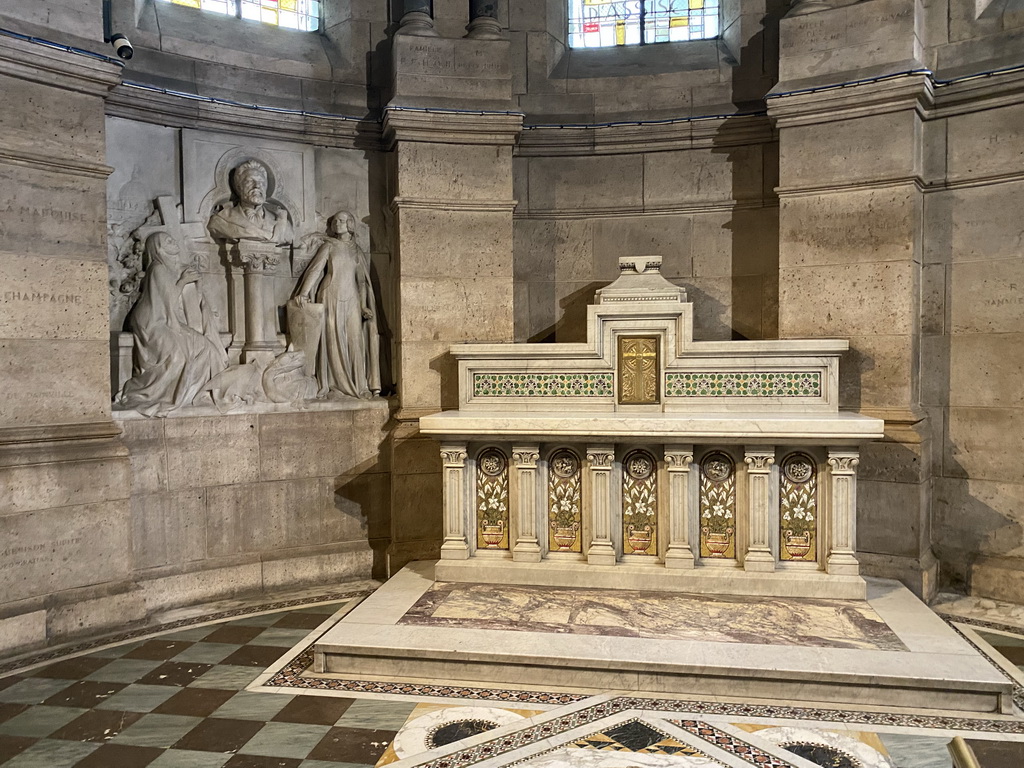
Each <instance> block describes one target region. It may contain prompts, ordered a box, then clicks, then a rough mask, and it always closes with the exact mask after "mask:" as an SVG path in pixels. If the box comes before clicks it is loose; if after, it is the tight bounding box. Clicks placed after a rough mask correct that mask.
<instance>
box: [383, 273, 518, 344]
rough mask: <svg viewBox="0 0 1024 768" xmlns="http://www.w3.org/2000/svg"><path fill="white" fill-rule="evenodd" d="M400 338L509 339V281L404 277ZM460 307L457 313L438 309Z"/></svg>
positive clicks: (417, 339) (432, 339)
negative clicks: (406, 278) (405, 278)
mask: <svg viewBox="0 0 1024 768" xmlns="http://www.w3.org/2000/svg"><path fill="white" fill-rule="evenodd" d="M400 292H401V297H402V324H401V333H402V339H403V341H438V340H442V339H446V340H448V341H449V343H450V342H456V341H490V342H493V341H511V340H512V339H511V336H512V281H511V280H510V279H507V278H506V279H491V278H468V279H465V278H460V277H454V276H453V277H449V278H447V279H422V278H410V279H408V280H403V281H402V285H401V288H400ZM442 307H459V309H460V311H459V314H458V315H457V316H456V315H453V314H451V313H448V312H440V311H438V310H439V309H440V308H442Z"/></svg>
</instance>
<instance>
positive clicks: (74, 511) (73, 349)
mask: <svg viewBox="0 0 1024 768" xmlns="http://www.w3.org/2000/svg"><path fill="white" fill-rule="evenodd" d="M96 18H97V20H98V19H99V15H98V6H97V17H96ZM119 80H120V67H119V66H118V64H117V62H116V61H113V60H104V59H103V58H102V57H97V56H92V55H82V54H76V53H74V52H71V51H64V50H60V49H57V48H55V47H50V46H46V45H41V44H36V43H33V42H30V41H28V40H21V39H16V38H13V37H0V89H2V90H3V92H4V94H5V95H6V99H5V102H6V103H5V107H4V110H5V111H4V126H5V127H4V131H3V132H2V133H0V189H2V190H3V191H2V192H0V198H2V200H0V232H2V233H3V242H2V246H0V283H2V285H3V289H2V291H0V349H2V350H3V351H2V353H0V356H2V359H3V365H2V366H0V388H2V390H3V392H4V396H3V398H2V402H0V488H2V489H3V491H2V492H0V519H2V520H3V523H2V530H3V540H4V542H5V546H4V547H2V548H0V549H3V550H4V551H3V552H0V617H3V618H2V619H0V655H9V654H11V653H13V652H15V651H16V650H18V649H22V648H27V647H30V646H39V645H43V644H45V643H46V642H48V641H49V642H52V641H60V640H61V639H64V637H66V636H67V635H68V634H70V633H74V632H93V633H97V632H102V631H107V630H109V629H110V628H112V627H113V626H118V625H120V626H124V625H125V624H126V623H128V622H131V621H136V620H139V619H141V618H142V617H143V616H144V614H145V606H144V604H143V601H142V599H141V596H140V595H141V592H140V591H135V592H134V593H131V592H130V590H131V586H130V582H131V573H132V567H133V562H132V520H131V512H130V509H129V504H128V496H129V492H130V477H129V471H130V468H129V461H128V455H127V450H126V449H125V447H124V445H123V443H122V441H121V439H120V429H119V428H118V427H117V425H116V424H114V422H113V421H112V420H111V411H110V329H109V319H108V318H109V313H108V301H109V293H108V290H109V286H108V279H109V275H108V271H107V263H106V262H107V253H106V221H107V219H106V199H107V198H106V179H107V176H108V175H109V173H110V171H111V169H110V168H109V167H108V166H107V165H106V164H105V162H104V161H105V154H106V146H105V135H106V134H105V130H106V124H105V120H104V101H105V99H106V98H107V96H108V94H109V92H110V89H111V88H113V87H114V86H115V85H116V84H117V83H118V82H119ZM119 593H120V594H123V595H124V598H123V600H122V601H121V603H120V605H119V606H118V610H116V611H110V612H109V613H107V614H105V615H90V613H89V610H88V609H87V608H84V609H80V608H78V607H76V606H80V605H82V604H88V601H90V600H91V599H92V598H96V597H99V596H100V595H116V594H119ZM72 615H73V616H75V617H76V620H75V621H74V622H72V621H68V620H66V619H62V616H63V617H67V616H72Z"/></svg>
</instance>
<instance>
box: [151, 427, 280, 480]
mask: <svg viewBox="0 0 1024 768" xmlns="http://www.w3.org/2000/svg"><path fill="white" fill-rule="evenodd" d="M256 423H257V419H256V416H208V417H199V418H188V419H181V418H171V419H167V420H166V424H165V427H164V435H165V440H166V449H167V477H168V486H169V487H170V490H172V491H173V490H180V489H184V488H201V487H203V486H216V485H228V484H230V483H252V482H256V481H257V480H258V479H259V473H260V457H259V433H258V430H257V428H256Z"/></svg>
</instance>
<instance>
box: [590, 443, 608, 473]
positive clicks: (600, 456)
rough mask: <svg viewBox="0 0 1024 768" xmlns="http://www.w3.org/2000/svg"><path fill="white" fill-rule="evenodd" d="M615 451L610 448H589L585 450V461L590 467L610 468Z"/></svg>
mask: <svg viewBox="0 0 1024 768" xmlns="http://www.w3.org/2000/svg"><path fill="white" fill-rule="evenodd" d="M614 458H615V451H614V450H612V449H611V448H591V449H589V450H588V451H587V462H588V463H589V464H590V467H591V469H611V468H612V460H613V459H614Z"/></svg>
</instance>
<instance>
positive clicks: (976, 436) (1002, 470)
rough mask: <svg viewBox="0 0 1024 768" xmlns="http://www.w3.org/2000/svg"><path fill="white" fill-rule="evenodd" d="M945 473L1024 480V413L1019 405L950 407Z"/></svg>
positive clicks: (1008, 481)
mask: <svg viewBox="0 0 1024 768" xmlns="http://www.w3.org/2000/svg"><path fill="white" fill-rule="evenodd" d="M943 450H944V454H943V474H944V475H946V476H947V477H970V478H971V479H972V480H993V481H997V482H1003V483H1024V463H1021V461H1020V457H1021V456H1022V455H1024V412H1022V411H1021V410H1020V409H1019V408H963V407H954V408H950V409H949V426H948V432H947V442H946V444H945V446H943Z"/></svg>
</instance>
